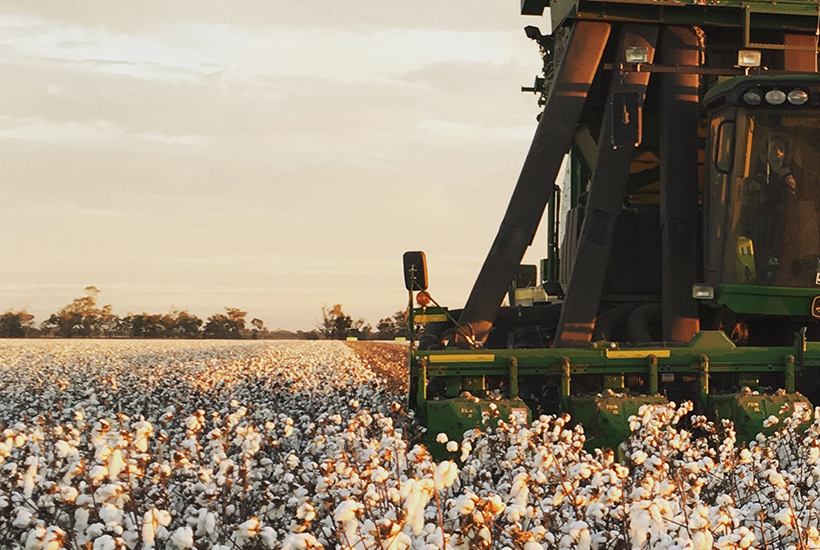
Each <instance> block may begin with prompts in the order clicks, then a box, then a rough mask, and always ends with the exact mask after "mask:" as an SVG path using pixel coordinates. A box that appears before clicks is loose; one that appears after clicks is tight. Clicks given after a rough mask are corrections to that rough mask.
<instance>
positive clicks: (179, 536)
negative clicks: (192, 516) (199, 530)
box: [168, 525, 194, 550]
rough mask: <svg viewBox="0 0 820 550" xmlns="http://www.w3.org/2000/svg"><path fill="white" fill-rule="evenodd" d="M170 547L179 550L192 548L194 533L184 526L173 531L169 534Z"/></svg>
mask: <svg viewBox="0 0 820 550" xmlns="http://www.w3.org/2000/svg"><path fill="white" fill-rule="evenodd" d="M168 542H170V543H171V544H172V545H174V546H175V547H176V548H179V549H180V550H185V549H187V548H193V547H194V532H193V530H192V529H191V528H190V527H189V526H188V525H184V526H182V527H180V528H178V529H177V530H175V531H174V532H173V533H172V534H171V538H170V539H169V540H168Z"/></svg>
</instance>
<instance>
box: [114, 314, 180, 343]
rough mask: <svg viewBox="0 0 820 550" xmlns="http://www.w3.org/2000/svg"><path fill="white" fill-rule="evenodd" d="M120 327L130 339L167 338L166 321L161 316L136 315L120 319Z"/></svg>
mask: <svg viewBox="0 0 820 550" xmlns="http://www.w3.org/2000/svg"><path fill="white" fill-rule="evenodd" d="M121 326H122V327H123V329H124V331H125V333H126V335H128V336H129V337H131V338H167V337H168V328H169V327H168V319H166V317H165V316H163V315H157V314H153V315H152V314H150V313H138V314H136V315H129V316H127V317H126V318H124V319H122V322H121Z"/></svg>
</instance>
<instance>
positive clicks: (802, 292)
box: [715, 285, 820, 317]
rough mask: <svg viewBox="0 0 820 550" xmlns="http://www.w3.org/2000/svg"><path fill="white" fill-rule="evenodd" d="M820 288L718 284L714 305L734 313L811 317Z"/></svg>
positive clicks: (819, 294)
mask: <svg viewBox="0 0 820 550" xmlns="http://www.w3.org/2000/svg"><path fill="white" fill-rule="evenodd" d="M816 296H820V289H816V288H786V287H764V286H753V285H717V288H716V289H715V302H717V303H718V304H720V305H725V306H727V307H728V308H730V309H731V310H732V311H734V312H735V313H758V314H768V315H802V316H806V317H809V316H811V304H812V301H813V300H814V298H815V297H816Z"/></svg>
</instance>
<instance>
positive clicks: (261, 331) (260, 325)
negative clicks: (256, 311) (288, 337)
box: [251, 317, 268, 339]
mask: <svg viewBox="0 0 820 550" xmlns="http://www.w3.org/2000/svg"><path fill="white" fill-rule="evenodd" d="M251 327H253V328H252V329H251V338H253V339H256V338H267V337H268V330H267V329H266V328H265V322H264V321H263V320H262V319H260V318H258V317H254V318H253V319H252V320H251Z"/></svg>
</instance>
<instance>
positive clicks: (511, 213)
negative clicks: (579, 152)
mask: <svg viewBox="0 0 820 550" xmlns="http://www.w3.org/2000/svg"><path fill="white" fill-rule="evenodd" d="M609 32H610V26H609V24H607V23H595V22H577V23H576V24H575V27H574V28H573V31H572V35H571V37H570V39H569V44H568V46H567V49H566V54H565V56H564V59H563V60H562V62H561V64H560V66H559V67H558V69H557V75H556V81H555V86H554V88H553V90H552V92H551V94H550V97H549V100H548V101H547V104H546V106H545V107H544V112H543V113H542V114H541V118H540V121H539V123H538V127H537V128H536V131H535V136H534V137H533V141H532V145H531V146H530V150H529V153H528V154H527V158H526V160H525V161H524V166H523V167H522V169H521V174H520V176H519V178H518V183H517V184H516V187H515V190H514V191H513V194H512V197H511V198H510V203H509V206H508V207H507V212H506V214H505V215H504V219H503V221H502V222H501V227H500V228H499V230H498V234H497V235H496V238H495V241H494V242H493V245H492V247H491V248H490V252H489V253H488V255H487V258H486V260H485V261H484V265H483V266H482V268H481V272H480V273H479V275H478V278H477V279H476V282H475V284H474V285H473V289H472V292H471V293H470V297H469V298H468V299H467V303H466V305H465V306H464V311H463V312H462V314H461V317H460V319H459V322H460V323H461V324H470V325H471V327H472V328H473V329H474V330H473V332H474V333H475V334H476V335H478V336H479V338H483V337H484V336H485V335H486V333H487V331H488V330H489V328H490V326H492V320H493V319H494V318H495V316H496V313H497V311H498V308H499V307H500V306H501V302H502V300H503V299H504V294H505V293H506V291H507V289H508V288H509V285H510V283H511V282H512V280H513V277H514V276H515V274H516V272H517V271H518V265H519V263H520V262H521V259H522V258H523V257H524V253H525V252H526V250H527V247H528V246H529V245H530V244H531V243H532V240H533V237H534V236H535V232H536V230H537V229H538V224H539V223H540V221H541V216H542V215H543V213H544V209H545V208H546V205H547V202H548V201H549V199H550V197H551V196H552V194H553V191H554V189H555V178H556V177H557V176H558V172H559V171H560V168H561V163H562V161H563V159H564V155H565V154H566V153H567V151H568V150H569V145H570V142H571V140H572V136H573V134H574V133H575V126H576V124H577V122H578V118H579V116H580V113H581V110H582V108H583V106H584V101H585V100H586V97H587V93H588V91H589V87H590V84H591V83H592V80H593V78H594V77H595V73H596V71H597V69H598V65H599V63H600V60H601V55H602V54H603V50H604V48H605V46H606V43H607V40H608V38H609Z"/></svg>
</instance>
